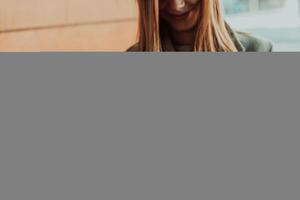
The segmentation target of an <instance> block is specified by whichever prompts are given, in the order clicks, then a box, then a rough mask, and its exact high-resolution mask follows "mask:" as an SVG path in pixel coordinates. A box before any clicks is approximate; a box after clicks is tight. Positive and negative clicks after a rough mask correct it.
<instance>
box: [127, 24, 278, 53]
mask: <svg viewBox="0 0 300 200" xmlns="http://www.w3.org/2000/svg"><path fill="white" fill-rule="evenodd" d="M226 28H227V30H228V33H229V34H230V37H231V39H232V41H233V42H234V44H235V46H236V48H237V50H238V51H239V52H271V51H272V50H273V44H272V42H271V41H270V40H268V39H265V38H263V37H259V36H255V35H252V34H250V33H244V32H240V31H235V30H233V29H232V28H231V27H230V26H229V25H228V24H227V23H226ZM165 40H167V41H163V42H164V43H167V45H165V46H168V47H167V48H165V49H164V51H176V50H174V49H175V48H174V47H173V45H172V42H171V41H170V39H168V38H167V39H165ZM168 40H169V41H168ZM127 51H138V48H137V44H135V45H133V46H131V47H130V48H128V49H127Z"/></svg>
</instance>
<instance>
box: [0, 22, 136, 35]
mask: <svg viewBox="0 0 300 200" xmlns="http://www.w3.org/2000/svg"><path fill="white" fill-rule="evenodd" d="M136 19H137V18H125V19H115V20H103V21H90V22H78V23H69V24H57V25H48V26H35V27H34V26H33V27H26V28H15V29H7V30H0V34H2V33H11V32H23V31H32V30H45V29H56V28H66V27H76V26H90V25H99V24H109V23H122V22H128V21H135V20H136Z"/></svg>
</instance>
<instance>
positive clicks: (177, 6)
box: [171, 0, 185, 11]
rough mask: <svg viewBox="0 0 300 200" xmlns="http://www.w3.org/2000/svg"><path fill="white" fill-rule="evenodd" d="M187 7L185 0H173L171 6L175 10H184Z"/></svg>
mask: <svg viewBox="0 0 300 200" xmlns="http://www.w3.org/2000/svg"><path fill="white" fill-rule="evenodd" d="M184 7H185V0H171V8H172V9H173V10H175V11H182V9H183V8H184Z"/></svg>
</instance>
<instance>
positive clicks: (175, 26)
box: [172, 24, 195, 31]
mask: <svg viewBox="0 0 300 200" xmlns="http://www.w3.org/2000/svg"><path fill="white" fill-rule="evenodd" d="M194 27H195V25H194V24H172V28H173V29H174V30H176V31H189V30H191V29H193V28H194Z"/></svg>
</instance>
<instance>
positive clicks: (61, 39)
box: [0, 0, 137, 51]
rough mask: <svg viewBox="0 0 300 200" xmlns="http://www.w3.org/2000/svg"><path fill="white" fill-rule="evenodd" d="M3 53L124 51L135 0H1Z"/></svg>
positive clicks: (133, 35)
mask: <svg viewBox="0 0 300 200" xmlns="http://www.w3.org/2000/svg"><path fill="white" fill-rule="evenodd" d="M0 3H1V7H0V51H123V50H125V49H126V48H127V47H128V46H129V45H131V44H132V43H133V42H134V41H135V39H136V16H137V11H136V3H135V0H50V1H49V0H26V1H25V0H0Z"/></svg>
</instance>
